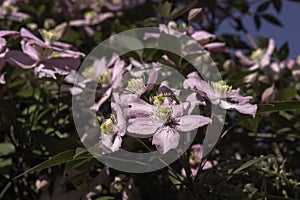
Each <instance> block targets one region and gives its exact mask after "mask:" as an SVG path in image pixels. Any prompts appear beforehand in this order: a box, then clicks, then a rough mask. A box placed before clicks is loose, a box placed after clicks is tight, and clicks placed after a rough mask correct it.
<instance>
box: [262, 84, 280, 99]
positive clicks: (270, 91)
mask: <svg viewBox="0 0 300 200" xmlns="http://www.w3.org/2000/svg"><path fill="white" fill-rule="evenodd" d="M276 96H277V89H276V87H275V85H274V84H273V85H272V86H271V87H268V88H267V89H266V90H265V91H264V92H263V93H262V95H261V102H262V103H269V102H272V101H275V100H276Z"/></svg>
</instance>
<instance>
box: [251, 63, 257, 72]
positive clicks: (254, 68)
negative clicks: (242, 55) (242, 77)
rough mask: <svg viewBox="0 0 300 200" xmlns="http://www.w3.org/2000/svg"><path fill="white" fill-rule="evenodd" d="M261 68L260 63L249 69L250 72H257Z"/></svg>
mask: <svg viewBox="0 0 300 200" xmlns="http://www.w3.org/2000/svg"><path fill="white" fill-rule="evenodd" d="M259 67H260V65H259V63H255V64H254V65H252V66H251V67H249V71H254V70H257V69H259Z"/></svg>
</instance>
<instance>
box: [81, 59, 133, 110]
mask: <svg viewBox="0 0 300 200" xmlns="http://www.w3.org/2000/svg"><path fill="white" fill-rule="evenodd" d="M109 64H110V63H109ZM112 64H113V65H112V67H110V68H106V70H105V71H104V72H103V73H102V75H101V76H100V78H99V83H100V85H101V89H100V91H98V92H99V94H100V99H99V100H98V102H96V103H95V104H94V105H93V106H92V107H91V109H92V110H95V111H98V110H99V108H100V106H101V105H102V104H103V103H104V102H106V101H107V100H108V99H109V98H110V97H111V95H112V93H113V91H114V89H116V88H117V86H118V84H119V83H120V81H121V79H122V75H123V74H124V72H125V71H128V70H129V69H130V68H131V66H130V65H129V66H125V62H124V61H123V60H120V59H119V58H118V59H116V60H115V61H114V63H112ZM83 73H84V72H83Z"/></svg>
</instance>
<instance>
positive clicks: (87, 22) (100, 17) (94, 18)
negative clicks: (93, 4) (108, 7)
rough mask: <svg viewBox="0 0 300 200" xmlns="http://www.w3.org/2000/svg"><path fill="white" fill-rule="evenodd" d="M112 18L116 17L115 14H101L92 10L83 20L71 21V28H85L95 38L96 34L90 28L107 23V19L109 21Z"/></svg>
mask: <svg viewBox="0 0 300 200" xmlns="http://www.w3.org/2000/svg"><path fill="white" fill-rule="evenodd" d="M112 17H114V14H113V13H112V12H106V13H100V14H99V13H97V12H96V11H94V10H91V11H88V12H86V13H85V14H84V18H83V19H76V20H72V21H70V26H74V27H83V28H84V30H85V31H86V33H87V34H88V35H89V36H94V35H95V33H96V32H95V31H94V30H93V29H92V28H91V27H90V26H91V25H96V24H100V23H101V22H103V21H105V20H106V19H109V18H112Z"/></svg>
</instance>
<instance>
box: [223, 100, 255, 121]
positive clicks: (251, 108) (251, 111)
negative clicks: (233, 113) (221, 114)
mask: <svg viewBox="0 0 300 200" xmlns="http://www.w3.org/2000/svg"><path fill="white" fill-rule="evenodd" d="M219 105H220V107H221V108H223V109H234V110H237V111H239V112H240V113H243V114H248V115H252V116H253V117H255V114H256V110H257V105H252V104H250V103H246V104H233V103H229V102H227V101H223V100H221V101H220V104H219Z"/></svg>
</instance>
